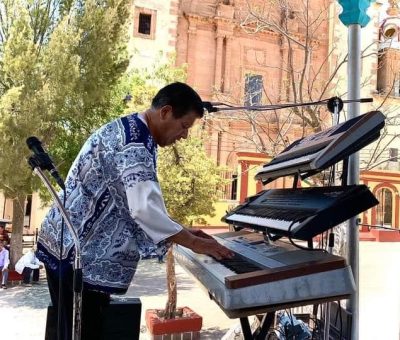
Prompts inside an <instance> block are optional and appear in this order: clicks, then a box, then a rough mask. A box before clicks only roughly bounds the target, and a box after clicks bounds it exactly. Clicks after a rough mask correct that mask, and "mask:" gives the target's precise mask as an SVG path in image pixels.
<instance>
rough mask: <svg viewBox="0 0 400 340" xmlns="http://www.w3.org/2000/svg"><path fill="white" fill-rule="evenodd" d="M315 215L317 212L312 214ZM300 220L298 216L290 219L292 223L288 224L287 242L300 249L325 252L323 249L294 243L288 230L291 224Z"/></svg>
mask: <svg viewBox="0 0 400 340" xmlns="http://www.w3.org/2000/svg"><path fill="white" fill-rule="evenodd" d="M316 215H317V214H314V216H316ZM300 221H301V218H298V219H296V220H294V221H292V223H291V224H290V226H289V229H288V239H289V242H290V243H291V244H292V245H293V246H295V247H296V248H299V249H302V250H308V251H324V252H326V250H325V249H321V248H308V247H303V246H301V245H300V244H297V243H295V242H294V241H293V239H292V236H291V235H290V232H291V230H292V227H293V225H294V224H295V223H296V222H300Z"/></svg>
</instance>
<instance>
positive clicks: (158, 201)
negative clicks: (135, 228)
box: [126, 180, 183, 244]
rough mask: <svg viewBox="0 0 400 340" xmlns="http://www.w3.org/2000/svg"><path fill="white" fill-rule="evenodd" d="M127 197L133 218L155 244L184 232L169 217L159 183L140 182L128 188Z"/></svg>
mask: <svg viewBox="0 0 400 340" xmlns="http://www.w3.org/2000/svg"><path fill="white" fill-rule="evenodd" d="M126 197H127V200H128V205H129V211H130V214H131V216H132V217H133V218H134V219H135V221H136V222H137V223H138V224H139V226H140V228H142V229H143V231H144V232H145V233H146V234H147V235H148V236H149V237H150V238H151V239H152V240H153V242H154V243H156V244H157V243H159V242H161V241H163V240H165V239H167V238H168V237H170V236H172V235H175V234H177V233H178V232H180V231H181V230H182V228H183V227H182V226H181V225H180V224H178V223H176V222H174V221H173V220H172V219H171V218H170V217H169V216H168V213H167V210H166V208H165V204H164V199H163V197H162V194H161V188H160V185H159V183H158V182H155V181H151V180H147V181H139V182H137V183H135V184H134V185H131V186H129V187H127V188H126Z"/></svg>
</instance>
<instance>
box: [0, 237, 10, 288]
mask: <svg viewBox="0 0 400 340" xmlns="http://www.w3.org/2000/svg"><path fill="white" fill-rule="evenodd" d="M9 264H10V256H9V253H8V250H7V249H6V248H5V247H4V244H3V242H0V274H1V288H3V289H7V279H8V265H9Z"/></svg>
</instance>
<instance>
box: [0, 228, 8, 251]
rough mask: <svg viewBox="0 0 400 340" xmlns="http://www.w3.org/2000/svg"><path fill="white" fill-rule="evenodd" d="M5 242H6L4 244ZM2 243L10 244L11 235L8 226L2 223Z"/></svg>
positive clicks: (0, 239) (0, 232) (0, 241)
mask: <svg viewBox="0 0 400 340" xmlns="http://www.w3.org/2000/svg"><path fill="white" fill-rule="evenodd" d="M4 242H6V243H5V244H4ZM0 243H1V244H3V245H5V246H7V245H9V244H10V236H9V235H8V231H7V230H6V226H5V225H3V224H1V225H0Z"/></svg>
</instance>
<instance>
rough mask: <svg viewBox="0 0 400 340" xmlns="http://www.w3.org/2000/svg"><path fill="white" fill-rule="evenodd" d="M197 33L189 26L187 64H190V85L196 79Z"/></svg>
mask: <svg viewBox="0 0 400 340" xmlns="http://www.w3.org/2000/svg"><path fill="white" fill-rule="evenodd" d="M196 33H197V29H196V26H194V25H193V24H192V23H190V24H189V29H188V42H187V54H186V63H187V64H188V83H189V84H191V85H193V84H194V81H195V79H196V45H197V44H196V39H197V37H196Z"/></svg>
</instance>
